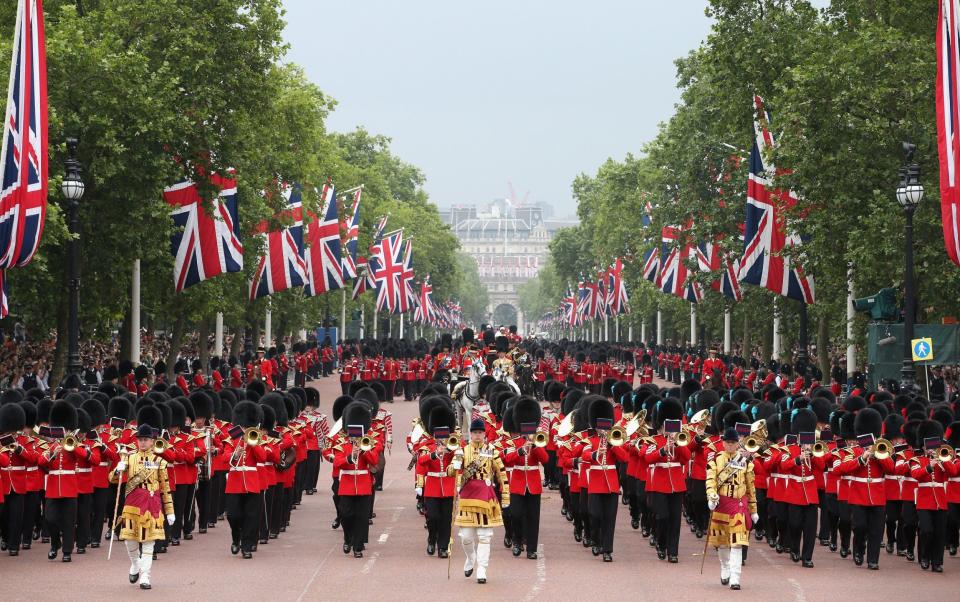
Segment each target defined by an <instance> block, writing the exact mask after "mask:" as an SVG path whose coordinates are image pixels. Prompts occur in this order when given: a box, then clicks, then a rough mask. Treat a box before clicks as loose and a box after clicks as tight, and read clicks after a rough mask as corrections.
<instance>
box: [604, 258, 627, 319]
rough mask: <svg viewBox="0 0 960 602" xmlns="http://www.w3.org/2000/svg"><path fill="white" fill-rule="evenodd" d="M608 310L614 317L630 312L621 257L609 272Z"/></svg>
mask: <svg viewBox="0 0 960 602" xmlns="http://www.w3.org/2000/svg"><path fill="white" fill-rule="evenodd" d="M607 309H608V310H609V313H610V315H614V316H616V315H619V314H625V313H629V311H630V299H629V297H627V284H626V283H625V282H624V281H623V261H622V260H621V259H620V258H619V257H617V258H616V260H614V262H613V265H612V266H610V269H609V270H607Z"/></svg>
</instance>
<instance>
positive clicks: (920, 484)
mask: <svg viewBox="0 0 960 602" xmlns="http://www.w3.org/2000/svg"><path fill="white" fill-rule="evenodd" d="M917 487H943V488H944V489H946V488H947V484H946V483H932V482H931V483H919V484H918V485H917Z"/></svg>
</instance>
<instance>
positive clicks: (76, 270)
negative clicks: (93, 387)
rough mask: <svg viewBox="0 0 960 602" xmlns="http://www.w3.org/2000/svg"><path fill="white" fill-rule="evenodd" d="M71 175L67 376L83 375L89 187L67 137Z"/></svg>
mask: <svg viewBox="0 0 960 602" xmlns="http://www.w3.org/2000/svg"><path fill="white" fill-rule="evenodd" d="M65 165H66V171H67V175H66V176H65V177H64V178H63V184H62V185H61V190H62V192H63V197H64V198H65V199H66V200H67V227H68V230H69V232H70V242H68V243H67V268H68V270H69V279H68V282H67V290H68V292H69V296H70V312H69V320H68V323H67V331H68V332H67V374H79V373H80V370H81V365H80V317H79V314H80V238H79V237H80V225H79V216H78V212H79V211H78V210H79V209H80V199H82V198H83V193H84V190H85V188H86V186H85V185H84V183H83V179H82V178H81V177H80V172H81V171H82V167H81V165H80V161H79V160H78V159H77V139H76V138H67V160H66V163H65Z"/></svg>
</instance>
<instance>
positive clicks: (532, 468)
mask: <svg viewBox="0 0 960 602" xmlns="http://www.w3.org/2000/svg"><path fill="white" fill-rule="evenodd" d="M512 468H513V469H514V470H540V466H539V465H538V466H513V467H512Z"/></svg>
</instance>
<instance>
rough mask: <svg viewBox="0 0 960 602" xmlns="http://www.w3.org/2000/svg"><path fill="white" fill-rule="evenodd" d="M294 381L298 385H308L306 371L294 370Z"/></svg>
mask: <svg viewBox="0 0 960 602" xmlns="http://www.w3.org/2000/svg"><path fill="white" fill-rule="evenodd" d="M293 383H294V386H296V387H306V386H307V375H306V373H305V372H301V371H299V370H296V371H294V373H293Z"/></svg>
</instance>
